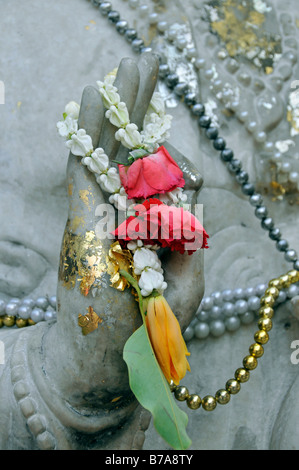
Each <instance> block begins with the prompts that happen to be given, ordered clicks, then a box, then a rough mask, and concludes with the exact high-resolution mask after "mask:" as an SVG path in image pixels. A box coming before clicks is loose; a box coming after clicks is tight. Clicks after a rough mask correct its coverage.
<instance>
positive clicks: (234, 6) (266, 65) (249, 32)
mask: <svg viewBox="0 0 299 470" xmlns="http://www.w3.org/2000/svg"><path fill="white" fill-rule="evenodd" d="M209 5H210V8H212V9H213V11H214V19H213V18H212V16H211V17H210V25H211V28H212V31H213V32H214V33H217V35H218V36H219V37H220V39H221V40H222V41H223V43H224V45H225V47H226V50H227V52H228V54H229V55H230V56H231V57H236V56H242V57H243V58H244V59H247V60H249V61H250V62H251V63H252V64H253V65H255V66H256V67H258V68H260V69H262V70H263V71H264V72H265V73H267V74H270V73H272V72H273V68H274V65H275V63H276V61H277V59H278V58H279V57H280V55H281V52H282V48H281V37H280V36H279V35H276V36H273V35H272V34H271V33H270V32H269V31H267V29H266V13H261V12H259V11H256V10H255V9H254V3H253V1H252V0H245V1H243V2H240V1H239V0H224V1H222V2H221V1H219V0H216V1H214V0H213V1H212V2H209ZM215 13H216V14H217V18H216V19H215Z"/></svg>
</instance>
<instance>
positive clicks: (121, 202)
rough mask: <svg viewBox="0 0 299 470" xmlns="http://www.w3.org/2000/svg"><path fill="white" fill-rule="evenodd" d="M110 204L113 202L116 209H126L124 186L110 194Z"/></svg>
mask: <svg viewBox="0 0 299 470" xmlns="http://www.w3.org/2000/svg"><path fill="white" fill-rule="evenodd" d="M109 202H110V204H113V205H114V206H115V207H116V209H117V210H119V211H126V210H127V203H128V198H127V194H126V191H125V188H124V187H123V186H122V187H121V188H120V190H119V192H118V193H115V194H111V196H110V197H109Z"/></svg>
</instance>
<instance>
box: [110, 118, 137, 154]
mask: <svg viewBox="0 0 299 470" xmlns="http://www.w3.org/2000/svg"><path fill="white" fill-rule="evenodd" d="M115 138H116V140H118V141H120V142H121V143H122V145H123V146H124V147H126V148H128V149H130V150H131V149H134V148H139V147H140V146H141V145H142V138H141V134H140V132H139V131H138V127H137V126H136V124H134V123H130V124H128V125H127V126H126V128H125V129H119V130H118V131H117V132H116V133H115Z"/></svg>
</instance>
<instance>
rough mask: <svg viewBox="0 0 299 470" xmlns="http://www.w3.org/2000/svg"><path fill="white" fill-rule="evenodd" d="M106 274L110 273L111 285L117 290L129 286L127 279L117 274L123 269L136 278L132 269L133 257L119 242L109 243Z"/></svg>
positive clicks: (122, 289)
mask: <svg viewBox="0 0 299 470" xmlns="http://www.w3.org/2000/svg"><path fill="white" fill-rule="evenodd" d="M106 262H107V266H108V274H109V275H110V282H111V287H113V288H114V289H117V290H119V291H124V290H125V288H126V287H128V286H129V283H128V281H127V280H126V279H125V278H124V277H123V276H121V275H120V274H119V271H120V270H121V269H123V270H124V271H126V272H127V273H129V274H130V275H131V276H133V277H134V278H135V279H136V275H135V274H134V269H133V257H132V253H131V252H130V251H129V250H126V249H123V248H122V247H121V245H120V244H119V242H118V241H117V242H115V243H113V244H112V245H111V248H110V250H109V255H108V256H107V260H106Z"/></svg>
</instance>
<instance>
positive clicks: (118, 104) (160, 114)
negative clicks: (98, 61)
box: [57, 73, 186, 297]
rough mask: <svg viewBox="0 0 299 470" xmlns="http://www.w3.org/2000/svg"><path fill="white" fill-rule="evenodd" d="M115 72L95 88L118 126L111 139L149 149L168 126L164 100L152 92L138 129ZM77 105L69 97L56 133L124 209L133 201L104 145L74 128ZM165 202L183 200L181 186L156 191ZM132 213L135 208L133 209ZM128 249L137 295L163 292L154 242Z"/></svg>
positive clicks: (132, 244)
mask: <svg viewBox="0 0 299 470" xmlns="http://www.w3.org/2000/svg"><path fill="white" fill-rule="evenodd" d="M114 80H115V73H111V74H109V75H107V76H106V77H105V79H104V82H101V81H98V82H97V85H98V87H99V92H100V94H101V96H102V100H103V104H104V106H105V107H106V108H107V111H106V113H105V116H106V118H107V119H109V121H110V122H111V124H113V125H114V126H115V127H118V128H119V129H118V130H117V131H116V133H115V139H116V140H118V141H120V142H121V143H122V145H123V146H124V147H126V148H128V149H130V150H134V149H138V148H144V149H145V150H147V151H149V150H150V151H152V149H153V148H155V147H158V146H159V145H161V144H162V143H163V142H164V141H165V140H166V139H167V138H168V137H169V134H168V131H169V129H170V127H171V119H172V117H171V116H170V115H167V114H166V113H165V106H164V101H163V99H162V97H161V95H160V94H159V93H154V94H153V97H152V100H151V103H150V106H149V108H148V110H147V113H146V115H145V118H144V122H143V129H142V131H141V132H139V130H138V127H137V126H136V124H134V123H131V122H130V117H129V113H128V109H127V106H126V104H125V103H124V102H122V101H121V100H120V96H119V94H118V90H117V88H116V87H115V86H114V85H113V83H114ZM79 111H80V106H79V105H78V104H77V103H75V102H74V101H71V102H70V103H68V104H67V105H66V107H65V111H64V113H63V118H64V120H63V121H59V122H58V123H57V130H58V133H59V134H60V136H62V137H64V138H65V139H66V146H67V148H68V149H69V150H70V151H71V152H72V154H73V155H76V156H80V157H82V160H81V162H82V164H83V165H85V166H86V167H87V168H88V169H89V170H90V171H91V172H92V173H94V175H95V178H96V181H97V183H98V184H99V185H100V187H101V189H102V190H103V191H105V192H108V193H110V197H109V202H110V203H111V204H113V205H114V206H115V207H116V208H117V209H118V210H123V211H125V210H127V213H128V214H129V212H130V208H131V207H132V206H133V207H134V206H135V204H136V203H135V201H134V200H133V199H131V200H130V204H131V205H130V206H129V207H128V198H127V194H126V192H125V189H124V187H123V186H122V185H121V181H120V177H119V173H118V170H117V169H116V168H114V167H110V162H109V157H108V156H107V155H106V154H105V151H104V149H102V148H97V149H95V150H94V148H93V144H92V139H91V137H90V136H89V135H88V134H87V133H86V131H85V130H84V129H78V117H79ZM159 196H160V198H161V200H162V199H163V200H165V203H168V204H169V203H171V204H180V203H183V202H184V201H185V200H186V196H185V195H184V194H183V191H182V189H181V188H177V189H175V190H174V191H172V192H171V193H166V194H164V195H159ZM134 213H135V211H134ZM127 246H128V249H129V250H130V251H131V252H132V253H133V263H134V271H135V274H137V275H138V276H140V278H139V281H138V283H139V287H140V290H141V295H142V296H144V297H147V296H149V295H150V294H151V293H152V292H153V290H156V291H158V292H159V293H161V294H162V293H163V292H164V290H165V289H166V288H167V283H166V282H165V281H164V277H163V269H162V266H161V261H160V259H159V257H158V255H157V250H158V249H159V247H158V245H143V243H142V241H141V240H138V241H137V242H129V243H128V245H127Z"/></svg>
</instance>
